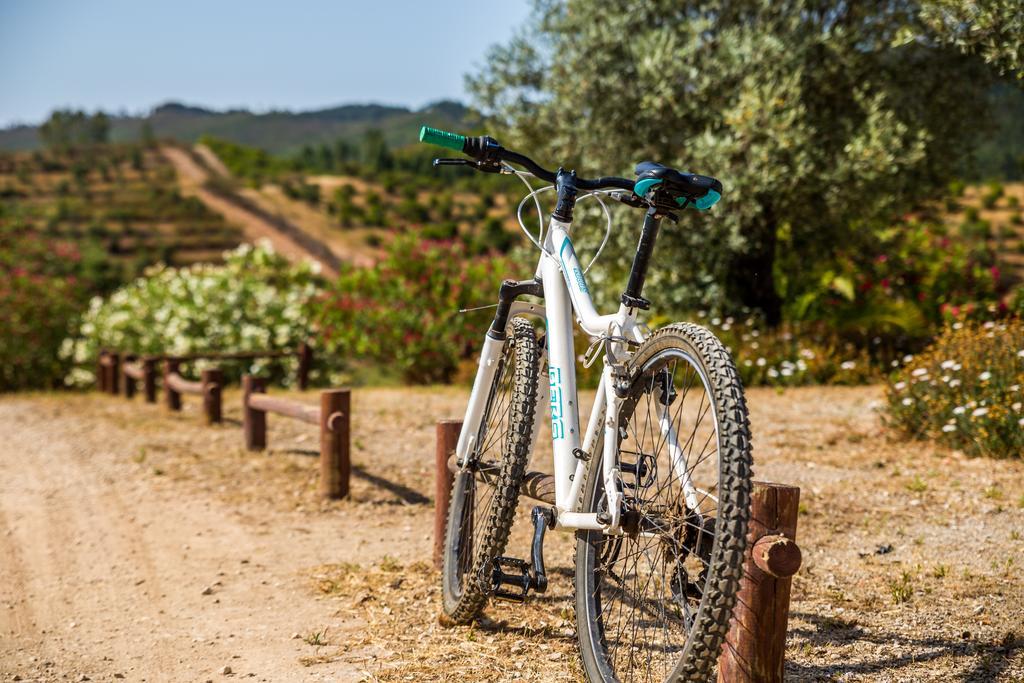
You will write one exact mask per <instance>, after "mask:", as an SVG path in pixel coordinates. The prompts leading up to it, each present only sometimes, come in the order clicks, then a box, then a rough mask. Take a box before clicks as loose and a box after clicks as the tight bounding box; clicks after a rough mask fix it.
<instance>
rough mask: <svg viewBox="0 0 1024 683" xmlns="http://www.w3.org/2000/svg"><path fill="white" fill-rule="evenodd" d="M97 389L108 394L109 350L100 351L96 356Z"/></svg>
mask: <svg viewBox="0 0 1024 683" xmlns="http://www.w3.org/2000/svg"><path fill="white" fill-rule="evenodd" d="M96 389H97V390H98V391H102V392H103V393H107V391H109V390H108V389H107V350H106V349H100V352H99V354H98V355H97V356H96Z"/></svg>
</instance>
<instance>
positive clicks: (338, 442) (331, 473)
mask: <svg viewBox="0 0 1024 683" xmlns="http://www.w3.org/2000/svg"><path fill="white" fill-rule="evenodd" d="M266 390H267V385H266V380H264V379H263V378H261V377H253V376H252V375H245V376H244V377H242V429H243V431H244V434H245V447H246V448H247V449H248V450H250V451H262V450H264V449H266V447H267V414H268V413H273V414H275V415H282V416H284V417H289V418H292V419H293V420H298V421H300V422H305V423H306V424H313V425H318V426H319V427H320V483H319V487H318V490H319V492H320V495H321V496H322V497H324V498H344V497H346V496H348V493H349V479H350V478H351V475H352V461H351V450H350V449H351V444H350V441H351V423H350V420H351V407H352V399H351V392H350V391H349V390H348V389H328V390H326V391H321V392H320V405H319V406H311V405H308V404H305V403H300V402H298V401H292V400H289V399H283V398H277V397H272V396H267V395H266V393H265V392H266Z"/></svg>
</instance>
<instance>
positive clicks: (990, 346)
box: [887, 318, 1024, 457]
mask: <svg viewBox="0 0 1024 683" xmlns="http://www.w3.org/2000/svg"><path fill="white" fill-rule="evenodd" d="M1022 385H1024V321H1022V320H1020V319H1018V318H1013V319H1009V320H1007V321H1005V322H998V323H995V322H987V323H984V324H976V323H967V324H955V325H952V326H950V327H947V328H946V329H945V330H944V331H943V333H942V334H941V335H940V336H939V337H938V339H936V341H935V343H934V344H932V346H930V347H929V348H928V349H927V350H926V351H925V352H924V353H922V354H921V355H919V356H918V357H916V358H913V359H911V360H910V362H909V363H907V364H906V365H905V366H904V367H903V368H902V369H901V370H900V371H899V372H897V373H895V374H894V376H893V377H892V378H891V381H890V384H889V388H888V392H887V401H888V416H889V417H888V419H889V422H890V423H891V424H892V425H894V426H895V427H897V428H899V429H901V430H902V431H904V432H905V433H907V434H908V435H910V436H913V437H919V438H921V437H923V438H932V439H935V440H937V441H939V442H941V443H944V444H946V445H949V446H951V447H954V448H959V449H961V450H963V451H964V452H965V453H969V454H972V455H987V456H991V457H1009V456H1020V455H1021V454H1022V453H1024V407H1022V394H1021V386H1022Z"/></svg>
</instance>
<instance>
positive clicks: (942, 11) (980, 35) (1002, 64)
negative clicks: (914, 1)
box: [921, 0, 1024, 78]
mask: <svg viewBox="0 0 1024 683" xmlns="http://www.w3.org/2000/svg"><path fill="white" fill-rule="evenodd" d="M921 16H922V18H923V20H924V21H925V22H926V24H928V26H929V27H930V28H931V29H932V30H933V31H934V33H935V35H936V37H937V38H938V39H939V40H943V41H945V42H948V43H950V44H953V45H956V46H957V47H959V48H960V49H962V50H965V51H968V52H971V53H973V54H977V55H980V56H981V57H982V58H983V59H984V60H985V61H986V62H989V63H992V64H994V65H995V66H996V67H997V68H999V70H1000V71H1003V72H1007V73H1010V74H1013V75H1016V76H1017V77H1018V78H1024V51H1022V50H1021V45H1022V44H1024V13H1022V12H1021V11H1020V3H1019V2H1017V0H980V1H975V2H963V0H923V2H921Z"/></svg>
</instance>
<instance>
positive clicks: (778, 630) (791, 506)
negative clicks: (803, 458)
mask: <svg viewBox="0 0 1024 683" xmlns="http://www.w3.org/2000/svg"><path fill="white" fill-rule="evenodd" d="M799 504H800V489H799V488H797V487H796V486H785V485H783V484H769V483H765V482H757V481H755V482H754V489H753V493H752V496H751V502H750V528H749V530H748V531H747V553H746V556H745V557H744V562H743V579H742V580H741V582H740V592H739V595H738V596H737V600H736V610H735V612H734V613H733V617H732V623H731V624H730V626H729V633H728V635H727V636H726V641H725V645H724V647H723V648H722V654H721V655H720V656H719V658H718V682H719V683H740V682H742V683H747V682H749V683H781V681H782V680H783V667H784V664H785V653H786V624H787V622H788V621H789V594H790V588H791V584H792V576H793V575H794V574H795V573H796V572H797V570H798V569H799V568H800V563H801V553H800V548H799V547H798V546H797V544H796V521H797V508H798V506H799Z"/></svg>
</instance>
